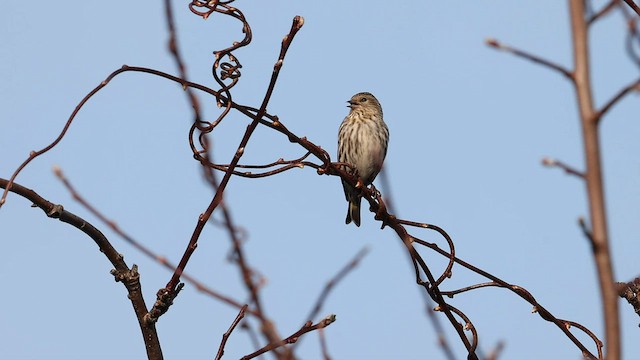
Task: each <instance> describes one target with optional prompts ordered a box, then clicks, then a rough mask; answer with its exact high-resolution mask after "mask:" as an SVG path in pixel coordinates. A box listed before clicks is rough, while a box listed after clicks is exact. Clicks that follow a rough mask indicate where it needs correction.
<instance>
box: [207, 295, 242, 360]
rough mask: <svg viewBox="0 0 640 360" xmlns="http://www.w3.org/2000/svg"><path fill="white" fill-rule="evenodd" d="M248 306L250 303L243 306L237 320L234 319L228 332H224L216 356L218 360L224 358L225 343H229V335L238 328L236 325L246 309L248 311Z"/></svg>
mask: <svg viewBox="0 0 640 360" xmlns="http://www.w3.org/2000/svg"><path fill="white" fill-rule="evenodd" d="M247 307H249V305H246V304H245V305H243V306H242V308H241V309H240V312H239V313H238V315H237V316H236V318H235V320H233V322H232V323H231V326H229V330H227V332H225V333H224V334H222V341H221V342H220V347H219V348H218V353H217V354H216V357H215V359H216V360H220V359H222V356H223V355H224V347H225V345H227V340H229V336H231V333H232V332H233V330H234V329H235V328H236V326H238V323H239V322H240V320H242V318H243V317H244V313H245V311H247Z"/></svg>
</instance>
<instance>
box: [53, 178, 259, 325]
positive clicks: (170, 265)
mask: <svg viewBox="0 0 640 360" xmlns="http://www.w3.org/2000/svg"><path fill="white" fill-rule="evenodd" d="M56 176H58V178H59V179H60V180H61V181H62V183H63V185H64V186H65V187H66V188H67V190H68V191H69V193H70V194H71V196H72V197H73V199H74V200H76V201H77V202H78V203H80V204H81V205H82V206H84V208H85V209H87V210H88V211H89V212H90V213H91V214H93V215H94V216H95V217H97V218H98V219H99V220H100V221H102V222H103V223H105V224H106V225H107V226H108V227H109V228H110V229H111V230H113V231H114V232H115V233H116V234H118V235H119V236H120V237H121V238H123V239H124V240H125V241H126V242H127V243H129V244H130V245H131V246H133V247H134V248H135V249H137V250H138V251H140V252H141V253H143V254H144V255H146V256H148V257H149V258H151V259H153V260H155V261H156V262H158V263H159V264H161V265H163V266H164V267H165V268H167V269H169V270H170V271H172V272H173V271H175V269H176V267H175V265H174V264H173V263H171V262H170V261H169V260H168V259H167V258H166V257H165V256H162V255H159V254H157V253H155V252H154V251H153V250H151V249H149V248H148V247H146V246H144V245H143V244H142V243H141V242H139V241H137V240H136V239H134V238H133V237H132V236H131V235H129V234H127V233H126V232H125V231H124V230H122V229H121V228H120V226H118V223H116V222H115V221H114V220H111V219H109V218H108V217H107V216H106V215H104V214H103V213H102V212H100V211H99V210H98V209H97V208H96V207H95V206H93V205H92V204H91V203H89V201H87V199H85V198H84V197H83V196H82V195H81V194H80V193H79V192H78V191H77V190H76V188H75V187H74V186H73V184H71V182H70V181H69V179H67V178H66V177H65V176H64V174H63V173H62V170H60V169H57V170H56ZM182 278H183V279H184V280H185V281H186V282H188V283H191V284H192V285H194V287H195V288H196V290H198V291H201V292H203V293H205V294H207V295H209V296H211V297H213V298H215V299H217V300H220V301H222V302H224V303H226V304H227V305H230V306H233V307H235V308H237V309H241V308H242V307H243V304H241V303H240V302H238V301H236V300H234V299H232V298H231V297H229V296H226V295H222V294H221V293H219V292H218V291H215V290H213V289H211V288H210V287H208V286H206V285H205V284H204V283H202V282H201V281H199V280H198V279H196V278H195V277H193V276H191V275H189V274H187V273H183V274H182ZM246 312H247V313H249V314H251V315H253V316H256V315H257V313H256V311H255V310H253V309H247V310H246ZM149 320H151V321H154V322H155V321H156V320H157V317H153V316H152V317H151V318H150V319H149Z"/></svg>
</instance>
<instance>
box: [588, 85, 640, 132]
mask: <svg viewBox="0 0 640 360" xmlns="http://www.w3.org/2000/svg"><path fill="white" fill-rule="evenodd" d="M632 91H640V79H637V80H636V81H634V82H632V83H631V84H629V85H627V86H625V87H624V88H622V89H620V91H619V92H618V93H617V94H616V95H615V96H614V97H612V98H611V100H609V101H608V102H607V103H606V104H605V105H604V106H603V107H602V109H600V111H598V112H597V114H596V119H597V121H598V122H600V121H601V120H602V117H603V116H604V115H605V114H606V113H607V111H609V110H610V109H611V108H612V107H613V106H614V105H615V104H616V103H617V102H618V101H620V100H621V99H622V98H623V97H625V95H627V94H629V93H630V92H632Z"/></svg>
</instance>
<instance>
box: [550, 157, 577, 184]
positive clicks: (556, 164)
mask: <svg viewBox="0 0 640 360" xmlns="http://www.w3.org/2000/svg"><path fill="white" fill-rule="evenodd" d="M542 165H544V166H547V167H557V168H560V169H562V170H564V172H565V173H567V174H568V175H574V176H577V177H579V178H581V179H582V180H584V173H583V172H581V171H578V170H576V169H574V168H573V167H571V166H569V165H567V164H565V163H563V162H562V161H560V160H556V159H554V158H550V157H544V158H542Z"/></svg>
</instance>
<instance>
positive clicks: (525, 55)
mask: <svg viewBox="0 0 640 360" xmlns="http://www.w3.org/2000/svg"><path fill="white" fill-rule="evenodd" d="M485 43H486V44H487V45H489V46H490V47H492V48H494V49H497V50H501V51H505V52H508V53H511V54H513V55H515V56H518V57H521V58H523V59H526V60H529V61H532V62H534V63H536V64H538V65H542V66H544V67H547V68H549V69H551V70H554V71H557V72H559V73H560V74H562V75H564V76H565V77H566V78H567V79H569V80H571V81H574V78H573V73H572V72H571V71H569V70H567V69H565V68H564V67H562V66H560V65H558V64H556V63H554V62H551V61H549V60H546V59H543V58H541V57H539V56H536V55H533V54H529V53H528V52H525V51H522V50H519V49H516V48H514V47H511V46H509V45H505V44H503V43H501V42H499V41H498V40H496V39H487V40H485Z"/></svg>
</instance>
